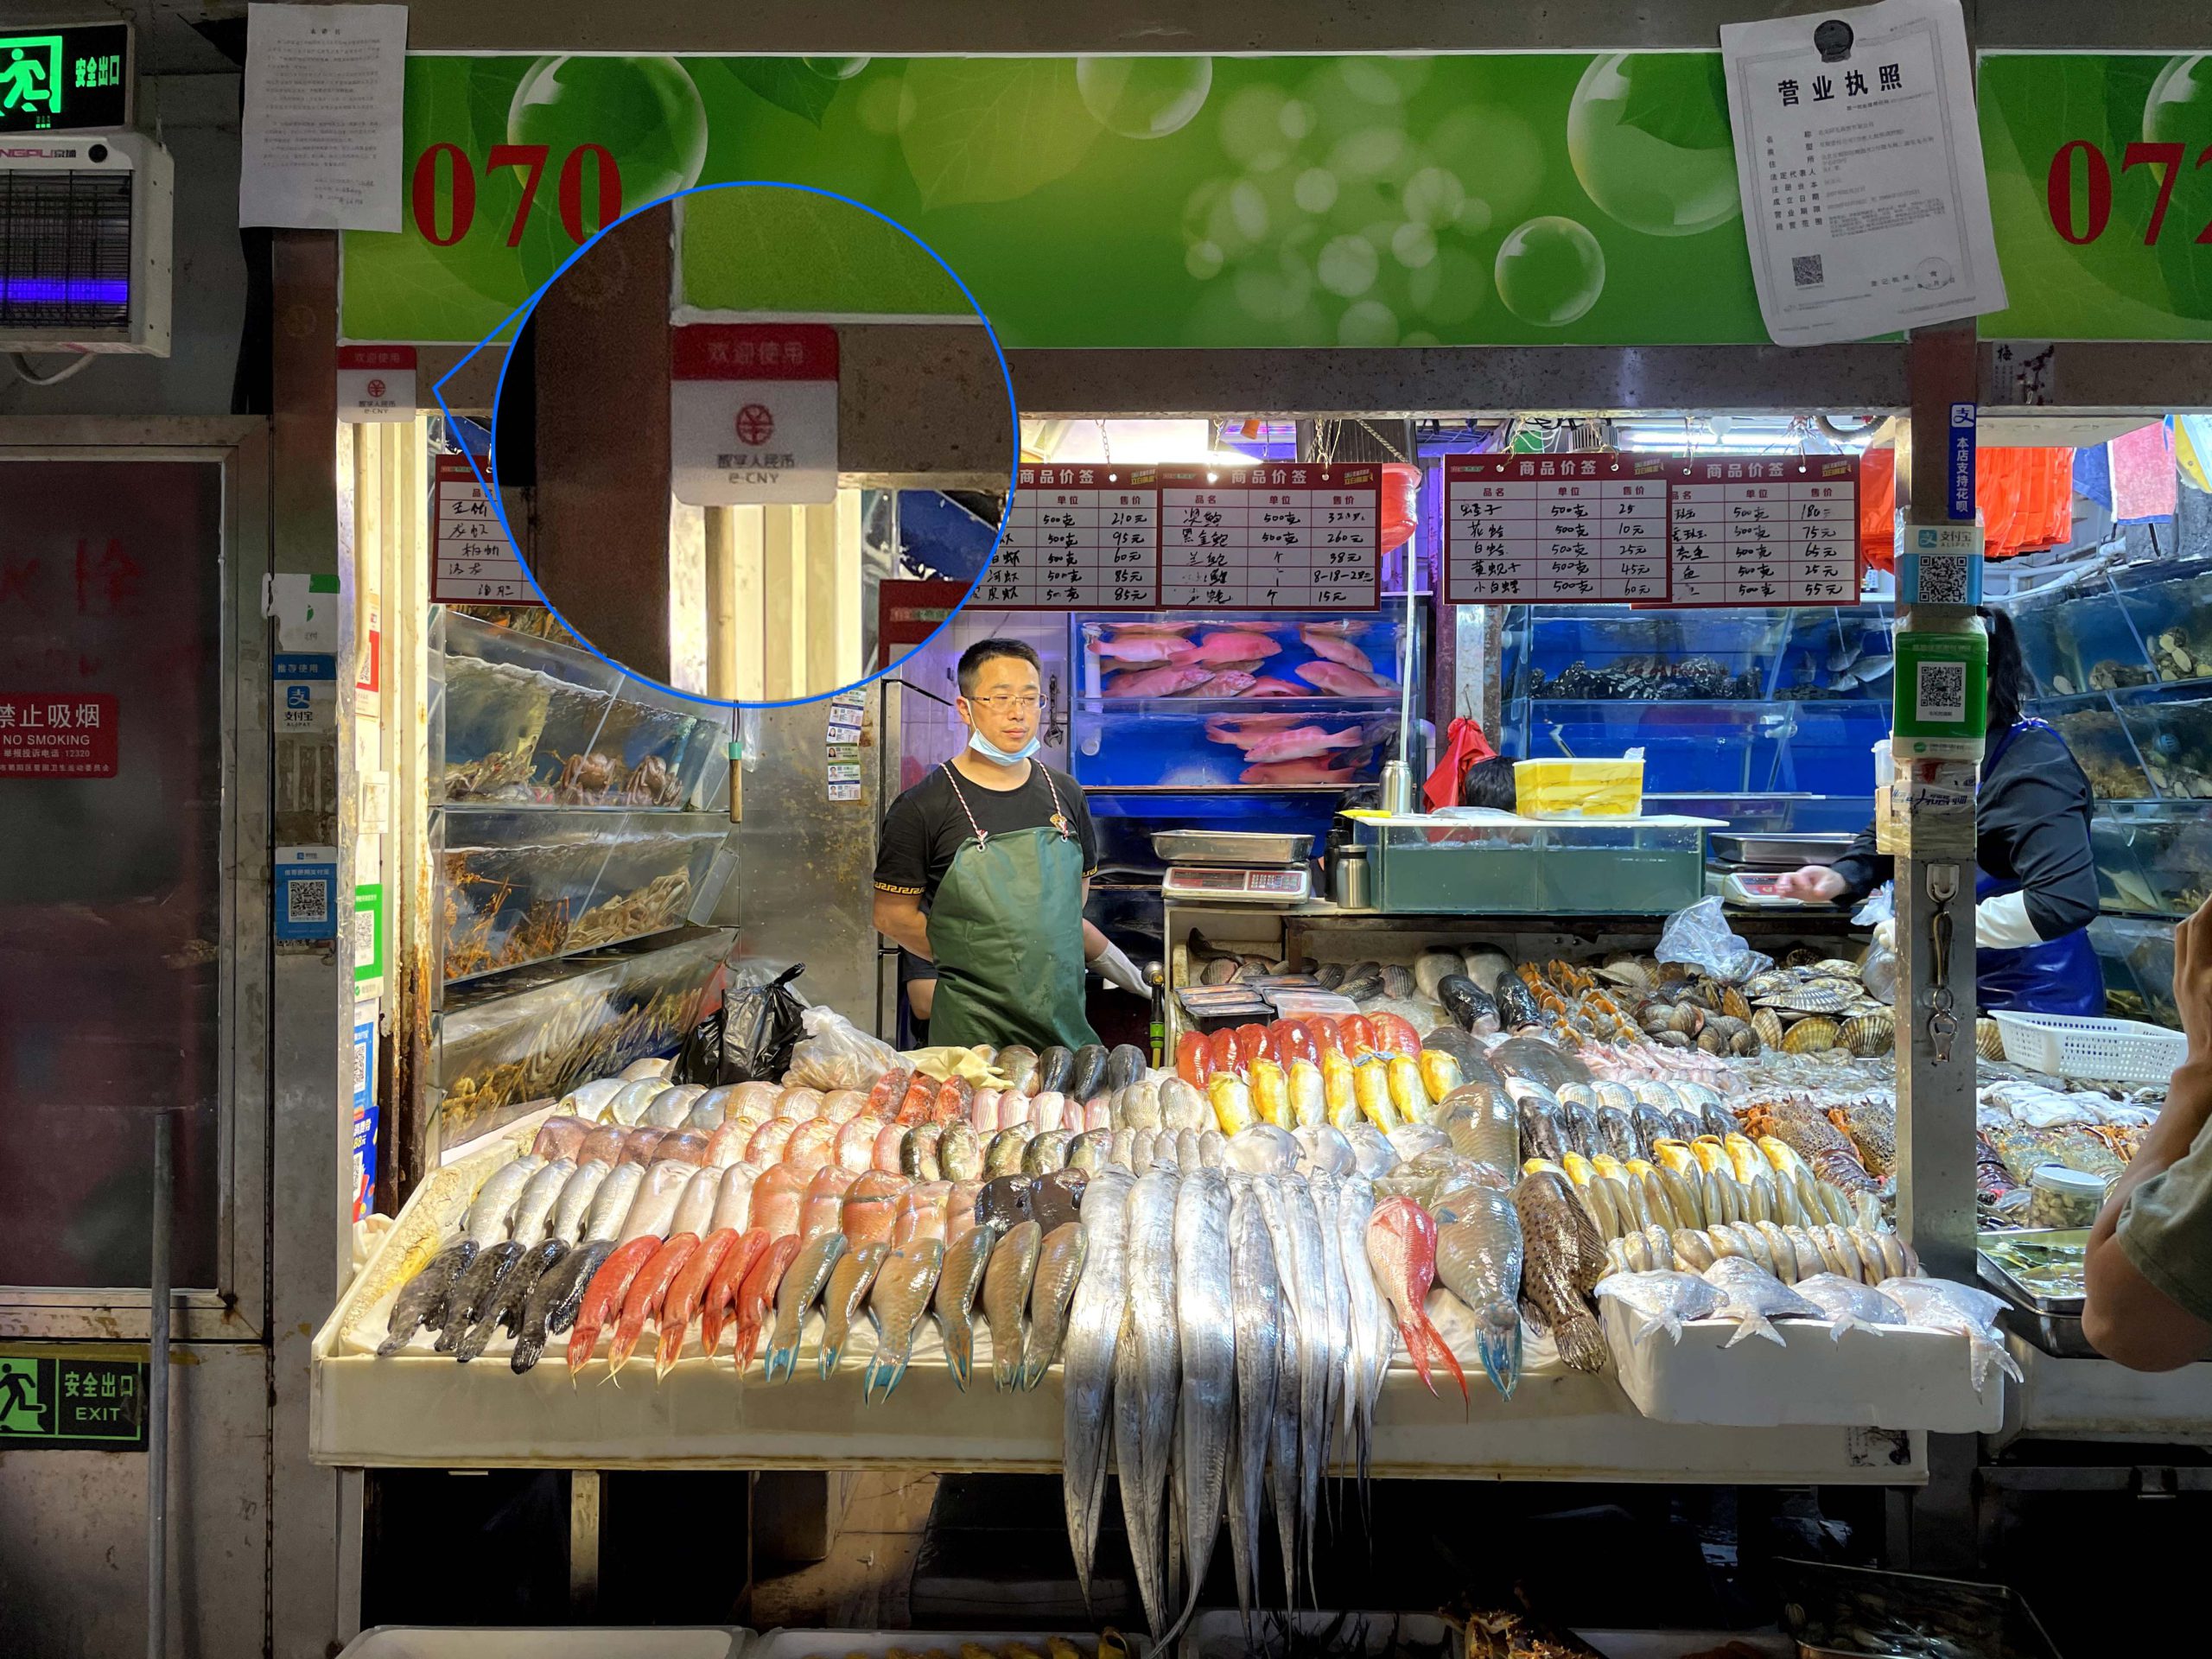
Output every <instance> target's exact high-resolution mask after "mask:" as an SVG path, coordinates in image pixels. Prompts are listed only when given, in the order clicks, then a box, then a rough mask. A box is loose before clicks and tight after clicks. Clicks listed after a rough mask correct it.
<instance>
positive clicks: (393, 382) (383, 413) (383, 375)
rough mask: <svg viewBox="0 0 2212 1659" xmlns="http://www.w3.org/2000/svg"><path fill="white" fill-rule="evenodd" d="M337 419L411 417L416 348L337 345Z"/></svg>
mask: <svg viewBox="0 0 2212 1659" xmlns="http://www.w3.org/2000/svg"><path fill="white" fill-rule="evenodd" d="M338 418H339V419H340V421H411V420H413V419H414V418H415V348H414V347H413V346H340V347H339V348H338Z"/></svg>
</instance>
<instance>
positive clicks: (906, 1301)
mask: <svg viewBox="0 0 2212 1659" xmlns="http://www.w3.org/2000/svg"><path fill="white" fill-rule="evenodd" d="M943 1268H944V1241H943V1240H942V1239H936V1238H917V1239H915V1240H914V1241H913V1242H912V1243H908V1244H903V1245H901V1246H900V1247H899V1249H895V1250H893V1251H892V1253H891V1254H890V1255H887V1256H886V1257H885V1258H884V1261H883V1265H882V1266H881V1267H880V1268H877V1269H876V1272H875V1283H874V1286H873V1287H871V1288H870V1289H869V1291H868V1318H869V1319H870V1320H871V1321H873V1322H874V1325H875V1354H874V1357H873V1358H871V1359H870V1360H869V1361H868V1370H867V1372H866V1374H865V1375H864V1376H862V1377H861V1403H862V1404H863V1405H871V1406H872V1405H874V1404H875V1403H876V1402H878V1401H881V1400H888V1399H889V1398H890V1397H891V1395H892V1393H893V1390H894V1389H897V1388H898V1386H899V1381H900V1379H901V1378H903V1377H904V1376H906V1364H907V1362H908V1361H909V1360H910V1359H911V1358H912V1357H913V1352H914V1332H916V1331H917V1330H918V1329H919V1328H920V1326H921V1323H922V1316H923V1315H924V1314H925V1313H928V1312H929V1306H930V1293H931V1291H933V1290H935V1289H936V1288H937V1281H938V1273H939V1272H940V1271H942V1270H943Z"/></svg>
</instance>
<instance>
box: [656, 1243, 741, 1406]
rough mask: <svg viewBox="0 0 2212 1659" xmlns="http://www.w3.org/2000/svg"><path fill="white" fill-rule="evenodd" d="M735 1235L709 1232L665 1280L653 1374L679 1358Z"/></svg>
mask: <svg viewBox="0 0 2212 1659" xmlns="http://www.w3.org/2000/svg"><path fill="white" fill-rule="evenodd" d="M738 1237H739V1234H738V1231H737V1229H736V1228H734V1227H723V1228H721V1229H718V1230H715V1231H714V1232H711V1233H709V1234H708V1235H707V1236H706V1237H704V1238H702V1239H701V1240H700V1241H699V1248H698V1249H696V1250H694V1251H692V1252H691V1256H690V1260H689V1261H687V1262H684V1264H683V1267H682V1268H679V1269H678V1270H677V1274H676V1277H675V1278H674V1279H672V1280H671V1281H669V1286H668V1295H667V1297H666V1298H665V1299H664V1300H663V1302H662V1303H661V1313H660V1318H659V1319H658V1325H659V1334H660V1345H659V1347H658V1349H657V1350H656V1351H654V1354H653V1375H654V1376H656V1377H661V1376H667V1375H668V1370H669V1367H670V1366H671V1365H673V1364H675V1363H676V1362H677V1360H679V1359H681V1358H682V1357H683V1343H684V1338H686V1337H688V1336H689V1335H690V1330H691V1321H692V1320H693V1319H696V1318H698V1316H699V1306H700V1304H701V1303H702V1302H703V1301H705V1300H706V1298H707V1291H708V1289H709V1287H710V1286H712V1285H713V1283H714V1281H715V1273H716V1271H717V1270H718V1269H719V1268H721V1265H722V1263H723V1262H725V1261H727V1260H728V1258H729V1253H730V1252H731V1251H732V1250H734V1249H736V1248H737V1241H738ZM715 1335H716V1336H720V1335H721V1321H720V1320H719V1319H717V1320H716V1321H715Z"/></svg>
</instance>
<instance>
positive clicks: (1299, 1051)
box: [1268, 1020, 1321, 1067]
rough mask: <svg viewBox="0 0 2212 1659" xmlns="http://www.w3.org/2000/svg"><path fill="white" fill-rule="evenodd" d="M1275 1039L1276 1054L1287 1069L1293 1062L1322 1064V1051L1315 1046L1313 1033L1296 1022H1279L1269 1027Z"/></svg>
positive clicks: (1269, 1031)
mask: <svg viewBox="0 0 2212 1659" xmlns="http://www.w3.org/2000/svg"><path fill="white" fill-rule="evenodd" d="M1268 1033H1269V1034H1270V1035H1272V1036H1273V1037H1274V1045H1275V1052H1276V1053H1277V1054H1278V1055H1279V1056H1280V1057H1281V1063H1282V1064H1283V1065H1284V1066H1286V1067H1287V1066H1288V1065H1290V1063H1291V1062H1292V1061H1293V1060H1311V1061H1312V1062H1313V1064H1314V1065H1319V1064H1320V1063H1321V1051H1320V1050H1319V1048H1318V1047H1316V1046H1314V1042H1313V1033H1312V1032H1310V1031H1308V1030H1306V1027H1304V1026H1302V1025H1300V1024H1299V1022H1298V1021H1297V1020H1276V1021H1275V1022H1274V1024H1273V1025H1272V1026H1270V1027H1268Z"/></svg>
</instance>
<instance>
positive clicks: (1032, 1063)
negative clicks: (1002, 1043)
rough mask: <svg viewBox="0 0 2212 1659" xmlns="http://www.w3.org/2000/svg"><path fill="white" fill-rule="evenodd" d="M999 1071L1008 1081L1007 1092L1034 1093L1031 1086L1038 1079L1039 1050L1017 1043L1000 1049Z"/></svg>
mask: <svg viewBox="0 0 2212 1659" xmlns="http://www.w3.org/2000/svg"><path fill="white" fill-rule="evenodd" d="M997 1065H998V1073H999V1075H1000V1076H1001V1077H1004V1078H1005V1079H1006V1082H1007V1093H1008V1094H1013V1095H1023V1096H1027V1095H1033V1094H1035V1093H1036V1092H1037V1090H1035V1089H1033V1087H1031V1086H1030V1085H1032V1084H1034V1083H1035V1082H1036V1081H1037V1051H1036V1050H1035V1049H1033V1048H1025V1047H1023V1046H1021V1045H1020V1044H1019V1043H1016V1044H1015V1045H1014V1046H1012V1047H1011V1048H1002V1049H1001V1050H999V1058H998V1061H997Z"/></svg>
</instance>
